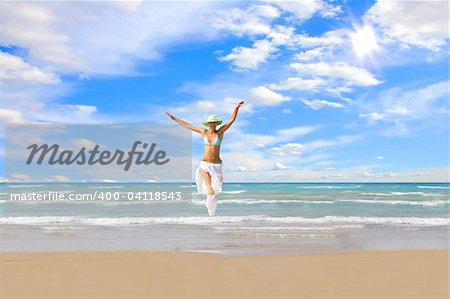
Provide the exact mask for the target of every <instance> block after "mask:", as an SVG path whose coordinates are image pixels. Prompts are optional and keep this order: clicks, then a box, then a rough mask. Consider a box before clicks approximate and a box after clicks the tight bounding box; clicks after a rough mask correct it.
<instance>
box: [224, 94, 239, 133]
mask: <svg viewBox="0 0 450 299" xmlns="http://www.w3.org/2000/svg"><path fill="white" fill-rule="evenodd" d="M243 104H244V101H239V103H238V104H237V105H236V107H235V108H234V110H233V114H232V115H231V117H230V119H229V120H228V121H227V123H226V124H224V125H223V126H222V127H220V129H219V133H223V132H225V131H226V130H228V129H229V128H230V127H231V125H232V124H233V123H234V121H235V120H236V116H237V114H238V111H239V108H240V107H241V106H242V105H243Z"/></svg>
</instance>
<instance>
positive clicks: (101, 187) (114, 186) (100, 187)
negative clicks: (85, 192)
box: [88, 185, 123, 189]
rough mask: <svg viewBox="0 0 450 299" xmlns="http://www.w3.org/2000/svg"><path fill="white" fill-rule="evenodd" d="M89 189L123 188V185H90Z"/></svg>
mask: <svg viewBox="0 0 450 299" xmlns="http://www.w3.org/2000/svg"><path fill="white" fill-rule="evenodd" d="M88 188H89V189H122V188H123V185H110V186H109V185H108V186H89V187H88Z"/></svg>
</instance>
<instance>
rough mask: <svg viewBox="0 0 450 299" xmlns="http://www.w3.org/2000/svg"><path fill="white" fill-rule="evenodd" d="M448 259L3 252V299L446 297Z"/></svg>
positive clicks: (420, 255) (368, 254)
mask: <svg viewBox="0 0 450 299" xmlns="http://www.w3.org/2000/svg"><path fill="white" fill-rule="evenodd" d="M449 255H450V251H448V250H398V251H392V250H391V251H359V252H339V253H302V254H282V255H250V256H249V255H245V256H223V255H219V254H213V253H203V252H187V251H178V252H176V251H66V252H0V262H1V266H0V267H1V268H0V270H1V271H0V274H1V278H0V283H1V284H0V286H1V288H0V297H2V298H430V299H431V298H448V296H449V285H448V279H449V271H448V270H449ZM24 286H26V287H24Z"/></svg>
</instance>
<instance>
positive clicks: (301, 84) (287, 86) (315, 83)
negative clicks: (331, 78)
mask: <svg viewBox="0 0 450 299" xmlns="http://www.w3.org/2000/svg"><path fill="white" fill-rule="evenodd" d="M322 85H325V81H324V80H322V79H302V78H298V77H291V78H287V79H286V80H283V81H281V82H280V83H278V84H271V85H269V86H270V88H272V89H273V90H291V89H295V90H315V89H317V88H318V87H319V86H322Z"/></svg>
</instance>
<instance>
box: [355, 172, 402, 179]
mask: <svg viewBox="0 0 450 299" xmlns="http://www.w3.org/2000/svg"><path fill="white" fill-rule="evenodd" d="M398 175H399V174H398V173H396V172H379V173H370V172H363V173H360V174H359V176H361V177H369V178H384V177H396V176H398Z"/></svg>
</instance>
